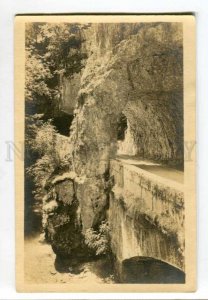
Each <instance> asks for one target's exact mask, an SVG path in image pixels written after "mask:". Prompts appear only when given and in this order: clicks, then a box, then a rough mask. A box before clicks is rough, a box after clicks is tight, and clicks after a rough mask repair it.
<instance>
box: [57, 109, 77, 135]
mask: <svg viewBox="0 0 208 300" xmlns="http://www.w3.org/2000/svg"><path fill="white" fill-rule="evenodd" d="M73 118H74V115H72V114H67V113H65V112H63V111H62V112H60V113H59V115H58V116H57V117H54V118H53V119H52V124H53V125H54V126H55V128H56V129H57V131H58V132H59V133H60V134H62V135H65V136H69V132H70V126H71V123H72V121H73Z"/></svg>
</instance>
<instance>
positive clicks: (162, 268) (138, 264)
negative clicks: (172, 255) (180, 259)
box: [121, 256, 185, 284]
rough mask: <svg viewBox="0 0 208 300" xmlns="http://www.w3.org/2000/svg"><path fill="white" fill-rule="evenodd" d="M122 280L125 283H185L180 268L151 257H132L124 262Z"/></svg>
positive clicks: (183, 274)
mask: <svg viewBox="0 0 208 300" xmlns="http://www.w3.org/2000/svg"><path fill="white" fill-rule="evenodd" d="M121 281H122V282H124V283H158V284H160V283H170V284H174V283H179V284H183V283H185V273H184V272H183V271H181V270H180V269H178V268H176V267H174V266H172V265H170V264H168V263H166V262H163V261H161V260H158V259H154V258H150V257H144V256H143V257H138V256H137V257H132V258H130V259H126V260H124V261H123V262H122V274H121Z"/></svg>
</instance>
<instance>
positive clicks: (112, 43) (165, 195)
mask: <svg viewBox="0 0 208 300" xmlns="http://www.w3.org/2000/svg"><path fill="white" fill-rule="evenodd" d="M195 139H196V137H195V19H194V16H192V15H59V16H58V15H56V16H53V15H45V16H43V15H42V16H35V15H32V16H31V15H30V16H26V15H24V16H23V15H22V16H16V17H15V143H16V144H15V146H16V149H20V150H21V151H22V152H21V151H19V154H20V152H21V155H17V156H16V285H17V290H18V291H21V292H157V291H158V292H191V291H195V290H196V199H195V144H196V141H195Z"/></svg>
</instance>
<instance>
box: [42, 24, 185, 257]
mask: <svg viewBox="0 0 208 300" xmlns="http://www.w3.org/2000/svg"><path fill="white" fill-rule="evenodd" d="M84 35H85V40H86V42H85V45H84V47H85V51H87V53H88V59H87V60H86V65H85V67H84V69H83V70H82V74H77V75H76V76H75V77H74V78H72V79H70V80H69V79H64V78H62V104H61V105H62V108H63V110H68V112H69V111H71V110H73V108H74V105H75V102H76V105H75V107H76V108H75V110H74V115H75V117H74V120H73V122H72V125H71V128H70V130H71V136H70V143H71V146H72V149H73V150H72V166H73V169H72V170H70V171H72V172H73V173H74V174H75V177H74V178H72V179H70V180H64V181H62V182H61V183H56V184H55V186H54V188H53V190H54V193H55V194H56V199H55V200H56V202H57V205H53V207H54V210H53V212H52V214H51V212H50V213H49V214H47V216H48V217H47V220H46V223H47V226H46V231H47V235H48V239H49V240H50V242H51V244H52V246H53V249H54V251H55V252H56V253H57V254H59V255H62V256H66V255H69V256H70V255H72V254H73V253H77V249H84V246H83V245H84V241H83V235H82V234H84V233H85V231H86V230H87V229H88V228H90V227H93V228H94V229H96V228H98V227H99V225H100V223H101V222H102V221H103V220H104V219H105V218H107V217H108V216H107V210H108V207H109V197H110V190H111V187H112V184H113V183H112V182H111V174H110V171H109V165H110V160H111V159H113V158H115V156H116V154H117V130H118V122H119V119H120V116H121V114H124V115H125V116H126V118H127V121H128V125H129V126H130V130H131V133H132V135H133V139H134V143H135V145H136V147H135V148H136V149H137V152H138V153H137V155H138V156H140V157H142V158H148V159H153V160H160V161H171V160H172V161H173V162H176V163H181V162H182V161H183V100H182V99H183V80H182V78H183V68H182V66H183V45H182V27H181V25H180V24H179V23H145V24H144V23H139V24H133V23H132V24H131V23H128V24H92V25H91V26H90V27H89V29H87V30H86V31H85V32H84ZM75 100H76V101H75ZM77 179H80V180H77Z"/></svg>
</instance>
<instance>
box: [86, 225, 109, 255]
mask: <svg viewBox="0 0 208 300" xmlns="http://www.w3.org/2000/svg"><path fill="white" fill-rule="evenodd" d="M85 243H86V244H87V246H88V247H89V248H90V249H92V250H94V251H95V254H96V255H103V254H105V255H108V254H110V253H111V247H110V228H109V224H108V223H107V222H102V224H101V225H100V227H99V230H98V231H95V230H93V228H89V229H87V231H86V233H85Z"/></svg>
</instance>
